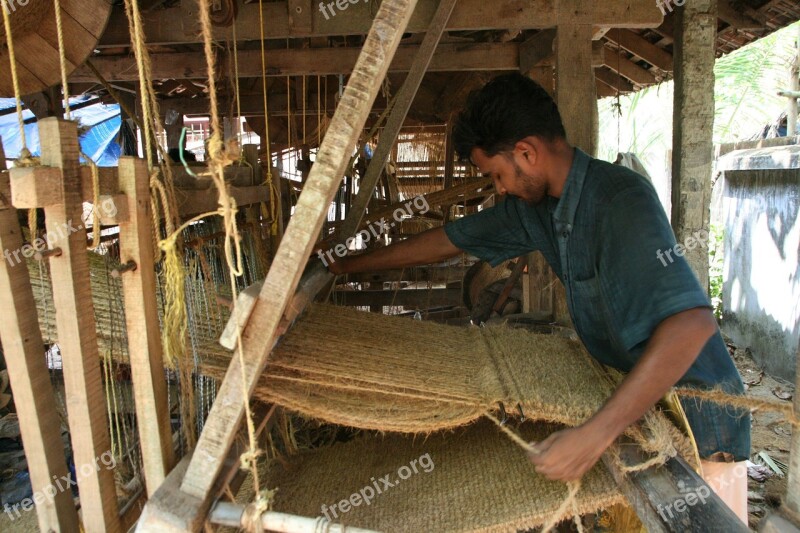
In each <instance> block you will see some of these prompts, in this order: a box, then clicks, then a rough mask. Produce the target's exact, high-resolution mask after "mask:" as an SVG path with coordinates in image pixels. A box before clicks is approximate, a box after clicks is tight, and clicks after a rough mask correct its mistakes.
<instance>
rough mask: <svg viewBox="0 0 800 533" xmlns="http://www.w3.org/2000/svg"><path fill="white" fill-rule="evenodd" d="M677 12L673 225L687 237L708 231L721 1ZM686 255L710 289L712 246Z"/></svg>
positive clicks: (697, 2) (701, 0)
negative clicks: (715, 61) (718, 10)
mask: <svg viewBox="0 0 800 533" xmlns="http://www.w3.org/2000/svg"><path fill="white" fill-rule="evenodd" d="M675 14H676V17H675V54H674V61H675V101H674V108H673V118H672V121H673V134H672V147H673V157H672V229H673V231H674V232H675V238H676V239H677V240H678V242H679V243H682V242H685V241H686V239H687V238H688V237H690V236H692V235H693V234H694V233H696V232H698V231H708V221H709V217H710V200H711V163H712V154H713V151H714V143H713V139H712V134H713V131H712V128H711V126H712V124H714V60H715V53H714V52H715V46H716V39H717V1H716V0H693V1H692V2H686V4H685V5H683V6H681V7H677V8H676V10H675ZM686 260H687V261H688V262H689V265H690V266H691V267H692V270H694V273H695V274H696V275H697V277H698V279H699V280H700V285H701V286H702V287H703V288H704V289H705V290H706V291H708V251H707V249H706V247H704V246H697V247H695V249H694V250H689V249H687V250H686Z"/></svg>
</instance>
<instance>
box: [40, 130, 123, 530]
mask: <svg viewBox="0 0 800 533" xmlns="http://www.w3.org/2000/svg"><path fill="white" fill-rule="evenodd" d="M39 132H40V136H41V139H42V164H44V165H47V166H50V167H54V168H59V169H61V172H62V174H61V178H62V181H61V184H60V185H61V189H62V190H61V193H62V197H63V199H64V203H63V204H59V205H52V206H47V207H45V217H46V219H47V236H48V238H49V244H50V247H51V248H56V247H57V248H60V249H61V255H60V256H59V257H51V258H50V279H51V280H52V284H53V304H54V306H55V310H56V327H57V329H58V344H59V346H60V348H61V354H62V357H63V365H64V386H65V390H66V395H67V413H68V415H69V420H70V430H71V431H70V433H71V436H72V450H73V454H74V458H75V471H76V473H77V478H78V488H79V489H80V494H81V509H82V516H83V524H84V527H85V529H86V531H88V532H93V531H97V532H116V531H119V529H120V528H119V516H118V514H117V513H118V510H117V494H116V489H115V486H114V473H113V472H112V471H111V470H110V469H108V468H107V467H106V466H105V465H104V464H103V463H101V462H100V458H101V457H103V454H109V453H111V442H110V438H109V434H108V417H107V416H106V402H105V393H104V391H103V380H102V374H101V372H100V355H99V353H98V349H97V332H96V330H95V321H94V305H93V303H92V292H91V287H90V285H89V258H88V255H87V252H86V230H85V228H83V225H82V224H81V214H82V213H83V201H82V199H81V181H80V172H79V167H78V153H79V147H78V127H77V125H76V124H75V123H73V122H64V121H60V120H58V119H56V118H46V119H44V120H40V121H39Z"/></svg>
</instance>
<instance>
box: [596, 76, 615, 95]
mask: <svg viewBox="0 0 800 533" xmlns="http://www.w3.org/2000/svg"><path fill="white" fill-rule="evenodd" d="M595 81H596V84H595V85H596V86H597V97H598V98H607V97H609V96H616V95H617V91H615V90H614V89H612V88H611V87H609V86H608V85H606V84H605V83H603V82H601V81H600V80H595Z"/></svg>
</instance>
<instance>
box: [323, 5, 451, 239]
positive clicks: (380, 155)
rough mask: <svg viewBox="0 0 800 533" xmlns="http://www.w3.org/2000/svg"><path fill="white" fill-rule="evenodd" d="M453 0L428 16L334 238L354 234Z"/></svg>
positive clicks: (434, 48)
mask: <svg viewBox="0 0 800 533" xmlns="http://www.w3.org/2000/svg"><path fill="white" fill-rule="evenodd" d="M455 4H456V1H455V0H439V5H438V7H437V9H436V14H435V15H434V16H433V19H432V20H431V26H430V27H429V28H428V31H427V32H425V37H424V38H423V40H422V44H421V45H420V47H419V50H418V52H417V55H416V56H415V57H414V62H413V65H412V67H411V71H410V72H409V73H408V76H407V77H406V79H405V81H404V82H403V86H402V87H400V91H398V93H397V96H396V100H395V103H394V106H393V107H392V110H391V112H390V113H389V118H387V119H386V124H385V125H384V128H383V131H382V132H381V138H380V141H379V142H378V146H377V147H376V148H375V152H374V153H373V155H372V159H371V160H370V162H369V166H368V167H367V172H366V173H365V175H364V177H363V178H362V180H361V183H360V185H359V190H358V194H357V195H356V198H355V200H353V205H352V207H351V209H350V213H349V214H348V216H347V218H346V219H345V221H344V223H343V224H342V226H341V227H340V228H339V229H338V231H337V232H336V239H337V240H338V241H339V242H344V240H345V239H347V238H349V237H351V236H352V235H354V234H355V232H356V231H357V230H358V228H359V226H360V225H361V221H362V219H363V217H364V213H365V212H366V210H367V206H368V205H369V201H370V199H371V198H372V194H373V192H374V191H375V187H376V186H377V185H378V180H379V179H380V178H381V174H383V172H384V168H385V167H386V163H387V161H389V155H390V154H391V153H392V149H393V148H394V146H395V141H396V140H397V135H398V134H399V133H400V129H401V128H402V127H403V122H405V120H406V116H407V115H408V110H409V109H411V104H412V103H413V102H414V97H415V96H416V95H417V90H419V85H420V83H422V78H423V76H424V75H425V71H426V70H427V69H428V65H429V64H430V62H431V58H432V57H433V54H434V51H435V50H436V47H437V45H438V44H439V39H441V37H442V33H443V32H444V28H445V26H446V25H447V20H448V19H449V18H450V14H451V13H452V12H453V7H454V6H455ZM370 215H371V214H370Z"/></svg>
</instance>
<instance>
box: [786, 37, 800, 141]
mask: <svg viewBox="0 0 800 533" xmlns="http://www.w3.org/2000/svg"><path fill="white" fill-rule="evenodd" d="M797 31H798V34H797V39H796V40H795V54H794V58H793V60H792V65H791V68H790V69H789V90H790V91H793V92H795V93H797V92H798V91H800V29H798V30H797ZM797 112H798V110H797V98H796V96H795V97H794V98H789V110H788V111H787V114H786V136H787V137H794V136H795V135H797Z"/></svg>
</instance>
